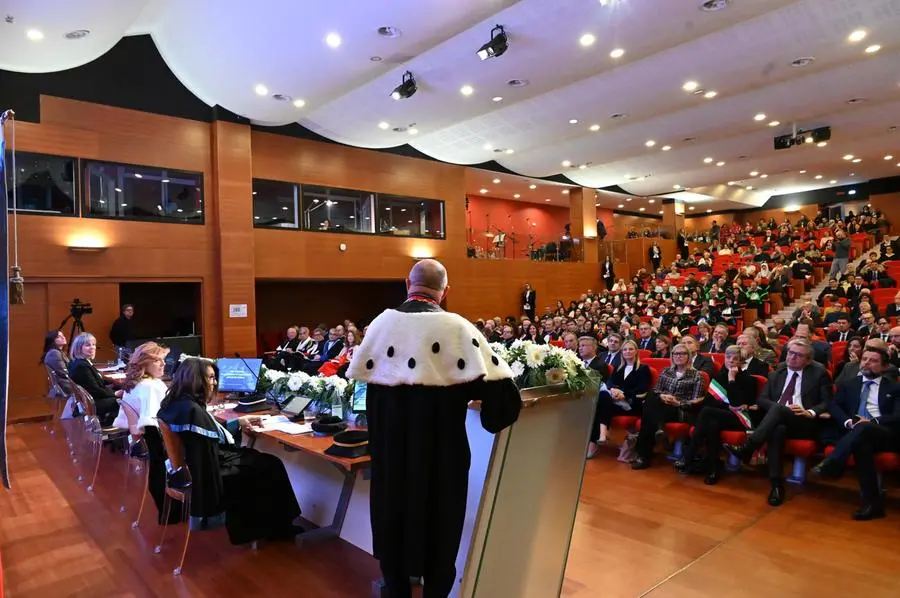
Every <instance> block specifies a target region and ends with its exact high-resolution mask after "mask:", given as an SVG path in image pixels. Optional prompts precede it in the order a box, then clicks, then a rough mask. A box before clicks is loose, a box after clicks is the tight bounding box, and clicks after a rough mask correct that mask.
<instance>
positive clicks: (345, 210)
mask: <svg viewBox="0 0 900 598" xmlns="http://www.w3.org/2000/svg"><path fill="white" fill-rule="evenodd" d="M300 191H301V194H302V201H301V206H302V208H303V219H302V222H303V229H304V230H311V231H331V232H356V233H373V232H375V228H374V219H375V194H374V193H370V192H368V191H352V190H350V189H334V188H330V187H317V186H314V185H300Z"/></svg>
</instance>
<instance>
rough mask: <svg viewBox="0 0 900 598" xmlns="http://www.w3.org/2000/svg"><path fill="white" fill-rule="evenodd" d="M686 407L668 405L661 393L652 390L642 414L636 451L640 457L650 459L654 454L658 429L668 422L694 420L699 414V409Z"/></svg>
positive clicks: (688, 421)
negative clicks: (661, 397)
mask: <svg viewBox="0 0 900 598" xmlns="http://www.w3.org/2000/svg"><path fill="white" fill-rule="evenodd" d="M698 409H699V408H698V407H695V408H694V409H684V408H682V407H674V406H672V405H666V404H665V403H663V402H662V399H660V398H659V395H658V394H656V393H655V392H652V393H650V394H648V395H647V399H646V400H645V401H644V408H643V414H642V415H641V431H640V432H638V437H637V442H636V444H635V451H636V452H637V455H638V457H640V458H642V459H650V458H651V457H652V456H653V445H654V444H655V442H656V431H657V430H659V429H660V428H662V426H663V424H665V423H667V422H686V423H690V422H692V421H693V420H694V419H695V418H696V416H697V410H698Z"/></svg>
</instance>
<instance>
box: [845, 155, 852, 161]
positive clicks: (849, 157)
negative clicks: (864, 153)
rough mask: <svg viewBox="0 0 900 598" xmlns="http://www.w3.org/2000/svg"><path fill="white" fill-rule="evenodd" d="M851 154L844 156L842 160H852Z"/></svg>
mask: <svg viewBox="0 0 900 598" xmlns="http://www.w3.org/2000/svg"><path fill="white" fill-rule="evenodd" d="M852 159H853V154H844V160H852Z"/></svg>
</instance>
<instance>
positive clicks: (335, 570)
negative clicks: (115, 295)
mask: <svg viewBox="0 0 900 598" xmlns="http://www.w3.org/2000/svg"><path fill="white" fill-rule="evenodd" d="M9 449H10V466H11V469H12V472H13V475H14V479H13V481H14V485H15V486H14V489H13V491H12V492H3V491H0V552H2V555H3V565H4V567H5V575H6V590H7V595H8V596H9V597H10V598H62V597H85V598H88V597H91V598H94V597H96V598H101V597H107V596H109V597H112V596H116V597H134V598H143V597H151V596H152V597H164V596H165V597H168V596H179V597H187V596H191V597H198V598H207V597H208V598H222V596H244V597H246V596H309V597H313V598H331V597H341V598H355V597H360V598H363V597H367V596H370V587H371V582H372V580H374V579H376V578H377V577H378V567H377V564H376V563H375V561H374V560H373V559H372V558H371V557H370V556H368V555H367V554H365V553H363V552H362V551H360V550H358V549H356V548H354V547H353V546H350V545H348V544H346V543H344V542H341V541H332V542H328V543H323V544H319V545H316V546H314V547H307V548H297V547H295V546H293V545H290V544H268V545H261V546H260V549H259V551H258V552H256V553H254V552H252V551H250V550H249V549H246V548H242V547H233V546H231V545H230V544H229V543H228V541H227V538H226V537H225V535H224V532H218V531H217V532H207V533H201V534H195V535H194V536H193V537H192V540H191V547H190V550H189V552H188V559H187V563H186V565H185V572H184V575H182V576H181V577H173V576H172V574H171V571H172V567H173V566H174V564H175V559H176V554H177V547H176V545H175V543H168V544H167V551H166V552H164V554H162V555H154V554H153V552H152V548H153V546H154V545H155V543H156V538H157V534H158V528H157V527H156V526H155V525H154V523H153V521H152V517H153V515H154V511H155V510H154V508H153V506H152V504H150V505H149V510H148V511H147V514H148V515H149V516H148V517H146V518H145V520H144V525H143V526H142V528H141V529H139V530H132V529H131V526H130V522H131V520H132V518H133V514H134V511H135V507H136V505H135V504H134V503H135V501H134V500H133V499H134V498H136V496H137V492H134V491H132V492H130V495H131V498H132V500H131V501H130V502H129V505H128V508H129V512H128V513H126V514H120V513H119V510H118V506H119V503H120V492H121V488H122V476H123V471H122V469H121V468H120V467H119V465H120V464H121V461H116V457H112V459H110V460H109V461H107V462H106V464H105V466H104V467H103V472H102V474H101V479H100V481H99V483H98V484H97V491H96V493H95V494H94V495H90V494H88V493H87V492H85V490H84V487H83V485H78V484H77V483H76V482H75V478H74V469H73V465H72V463H71V461H70V460H69V459H68V458H67V453H66V450H65V444H64V443H63V442H62V440H61V439H56V438H52V437H50V436H49V435H48V434H47V433H46V432H45V431H43V430H42V429H41V425H40V424H38V423H23V424H17V425H14V426H12V427H11V429H10V435H9ZM108 457H110V455H109V453H106V454H104V457H103V458H104V459H107V458H108ZM114 461H115V462H114ZM104 474H105V475H104ZM894 485H895V486H896V485H897V482H896V481H895V482H894ZM133 490H134V489H133ZM767 490H768V488H767V483H766V481H765V480H764V479H763V478H762V477H760V476H759V475H756V474H753V473H752V472H748V473H744V474H741V475H739V476H731V477H729V478H726V479H725V480H724V481H723V482H721V483H720V484H719V485H718V486H716V487H714V488H709V487H706V486H704V485H703V483H702V480H701V479H699V478H693V477H691V478H684V477H680V476H677V475H675V474H674V473H673V472H672V469H671V467H670V466H669V465H668V464H665V463H663V462H660V463H659V465H658V467H655V468H653V469H650V470H648V471H642V472H632V471H631V470H630V469H629V468H628V466H626V465H624V464H621V463H618V462H616V461H615V454H614V453H613V452H608V453H601V455H600V456H598V457H597V458H596V459H594V460H592V461H590V462H588V463H587V469H586V473H585V482H584V489H583V493H582V502H581V506H580V508H579V511H578V516H577V520H576V525H575V534H574V538H573V542H572V548H571V551H570V553H569V562H568V569H567V572H566V581H565V586H564V590H563V596H565V597H567V598H634V597H639V596H650V597H652V598H706V597H708V598H744V597H747V598H751V597H752V598H759V597H760V596H765V597H773V598H781V597H788V596H791V597H793V596H798V597H805V596H809V597H816V598H828V597H831V596H834V597H838V596H840V597H845V596H865V597H866V598H881V597H884V598H888V597H890V598H895V597H897V596H900V550H898V547H900V525H898V523H900V503H898V502H892V503H890V504H889V506H890V507H892V508H893V511H892V512H891V514H889V517H888V519H886V520H882V521H876V522H868V523H857V522H854V521H852V520H851V519H850V516H849V515H850V512H852V511H853V509H855V508H856V506H857V503H856V501H857V495H856V493H855V490H854V487H853V484H852V483H849V482H847V483H842V484H841V485H840V486H827V487H826V486H822V485H809V486H808V487H807V488H805V489H803V490H797V489H795V488H789V500H788V502H787V503H786V504H785V505H784V506H782V507H780V508H777V509H773V508H770V507H769V506H768V505H766V503H765V496H766V493H767ZM175 529H176V530H177V531H175V533H174V534H173V535H172V536H170V539H171V540H175V541H177V540H178V539H180V538H181V535H180V534H181V533H182V530H183V528H182V527H180V526H179V527H178V528H175ZM498 598H502V597H498ZM548 598H550V597H548Z"/></svg>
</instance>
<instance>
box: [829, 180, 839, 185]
mask: <svg viewBox="0 0 900 598" xmlns="http://www.w3.org/2000/svg"><path fill="white" fill-rule="evenodd" d="M835 183H837V181H836V180H834V179H831V180H830V181H828V184H829V185H834V184H835Z"/></svg>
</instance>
